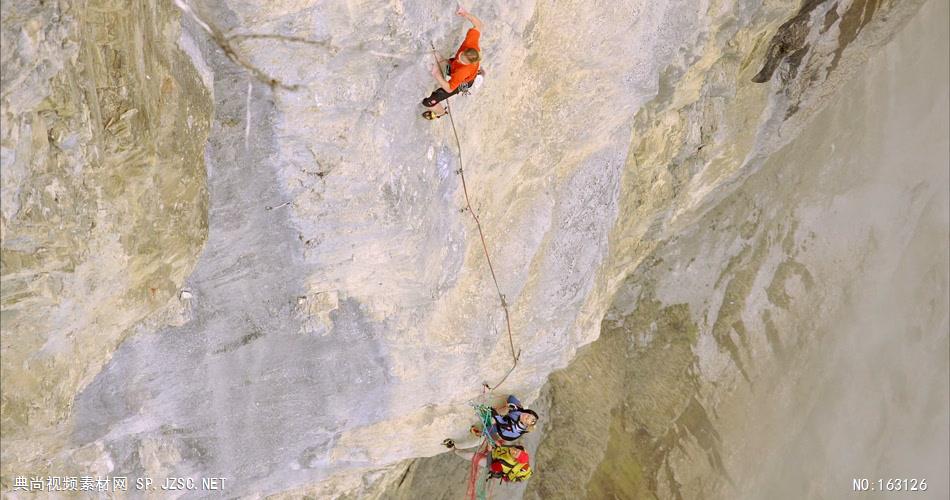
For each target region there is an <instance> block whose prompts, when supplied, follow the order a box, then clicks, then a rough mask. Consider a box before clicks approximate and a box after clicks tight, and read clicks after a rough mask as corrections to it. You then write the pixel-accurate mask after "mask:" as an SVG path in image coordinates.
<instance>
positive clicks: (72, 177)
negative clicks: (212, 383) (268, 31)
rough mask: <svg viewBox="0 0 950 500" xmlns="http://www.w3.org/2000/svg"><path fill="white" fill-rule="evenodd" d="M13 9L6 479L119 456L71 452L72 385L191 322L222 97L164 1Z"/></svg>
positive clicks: (7, 131)
mask: <svg viewBox="0 0 950 500" xmlns="http://www.w3.org/2000/svg"><path fill="white" fill-rule="evenodd" d="M2 13H3V24H2V27H3V29H2V43H3V58H2V64H3V78H2V94H0V95H2V101H0V104H2V142H0V146H2V159H3V168H2V176H3V177H2V181H3V188H2V194H3V206H2V217H0V224H2V226H0V229H2V236H3V251H2V261H0V263H2V272H3V286H2V322H3V325H2V327H3V346H2V377H3V399H2V431H3V455H2V456H3V485H4V487H6V486H8V485H9V484H10V483H9V480H10V474H12V473H15V472H20V471H22V473H24V474H25V473H27V471H33V472H34V473H37V474H39V473H41V472H46V471H49V472H51V473H56V471H62V472H63V473H65V472H67V471H72V472H89V473H91V472H105V471H106V470H107V469H108V468H106V467H105V466H102V467H96V470H90V469H87V468H85V467H77V466H76V465H75V464H74V463H73V462H72V461H70V460H66V461H65V462H61V461H60V459H62V458H63V457H65V455H60V453H64V454H66V455H68V454H71V453H73V452H77V453H80V454H81V453H85V451H82V449H81V448H80V451H77V448H75V443H70V442H69V438H68V436H69V432H70V428H71V427H72V424H74V423H75V421H73V420H71V417H72V416H73V408H74V398H75V397H76V395H77V392H78V391H80V390H81V389H82V388H83V387H84V386H85V385H86V384H88V383H89V382H90V381H91V380H92V379H93V378H94V377H95V376H96V375H97V374H99V372H100V370H101V369H102V367H103V365H104V364H105V363H106V362H107V361H108V360H109V358H110V357H111V356H112V354H113V353H114V351H115V350H116V349H117V348H118V347H119V346H120V345H121V344H122V342H123V341H124V340H125V339H126V338H128V337H129V336H130V335H131V334H133V333H134V331H135V330H136V329H139V330H143V331H148V330H154V329H155V328H157V327H158V326H159V325H162V324H166V323H176V322H178V323H180V322H183V321H184V317H183V315H184V314H185V312H184V310H183V308H182V307H181V306H180V305H179V304H178V297H177V296H178V291H179V289H180V287H181V283H182V281H183V280H184V279H185V277H186V276H187V275H188V274H189V273H190V272H191V271H192V269H193V268H194V265H195V262H196V258H197V255H198V253H199V252H200V251H201V247H202V245H203V243H204V240H205V238H206V235H207V231H208V225H207V220H208V195H207V190H206V188H205V185H206V183H205V166H204V159H203V152H204V147H205V141H206V138H207V136H208V130H209V126H210V119H211V107H212V105H211V98H210V94H209V92H208V89H207V88H206V87H205V85H204V83H203V82H202V79H201V77H200V75H199V74H198V73H197V72H196V70H195V68H194V65H193V64H194V63H193V62H192V61H191V59H190V57H188V56H187V55H186V54H185V53H184V52H182V50H181V49H180V47H179V46H178V44H177V42H178V40H179V34H180V33H181V26H180V22H179V18H178V11H177V9H174V8H171V7H170V6H168V5H166V4H165V3H164V2H134V3H131V4H130V3H128V2H111V1H89V2H47V3H43V2H39V3H36V2H3V10H2ZM182 36H185V35H182ZM181 40H182V41H184V42H185V43H187V40H188V39H187V37H185V38H181ZM92 454H93V455H95V456H98V455H99V454H100V452H99V451H97V452H92Z"/></svg>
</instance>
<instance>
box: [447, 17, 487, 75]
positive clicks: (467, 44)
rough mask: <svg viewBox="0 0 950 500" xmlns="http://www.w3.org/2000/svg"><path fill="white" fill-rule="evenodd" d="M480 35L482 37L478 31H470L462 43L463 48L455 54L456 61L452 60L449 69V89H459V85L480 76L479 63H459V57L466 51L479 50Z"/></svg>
mask: <svg viewBox="0 0 950 500" xmlns="http://www.w3.org/2000/svg"><path fill="white" fill-rule="evenodd" d="M479 35H481V33H479V32H478V30H477V29H475V28H471V29H469V30H468V33H466V34H465V41H464V42H462V46H461V47H459V49H458V51H456V52H455V59H452V64H451V69H449V87H452V90H455V89H457V88H458V86H459V85H461V84H463V83H465V82H470V81H472V80H474V79H475V75H477V74H478V63H475V64H462V63H461V62H459V56H460V55H461V54H462V52H464V51H465V50H466V49H475V50H479V49H478V37H479ZM479 52H480V51H479Z"/></svg>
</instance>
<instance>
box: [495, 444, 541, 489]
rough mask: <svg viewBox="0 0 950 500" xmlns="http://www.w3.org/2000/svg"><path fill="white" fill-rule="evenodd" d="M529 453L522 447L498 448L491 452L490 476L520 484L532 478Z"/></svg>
mask: <svg viewBox="0 0 950 500" xmlns="http://www.w3.org/2000/svg"><path fill="white" fill-rule="evenodd" d="M529 462H530V457H529V456H528V452H527V451H524V448H522V447H520V446H496V447H495V448H494V449H493V450H492V451H491V466H490V467H489V471H490V472H489V474H490V477H492V478H500V479H502V480H505V481H511V482H519V481H525V480H527V479H528V478H529V477H531V472H532V471H531V465H530V463H529Z"/></svg>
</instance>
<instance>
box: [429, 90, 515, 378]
mask: <svg viewBox="0 0 950 500" xmlns="http://www.w3.org/2000/svg"><path fill="white" fill-rule="evenodd" d="M445 112H446V114H448V115H449V121H450V122H451V123H452V132H453V133H454V134H455V145H456V146H457V147H458V152H459V169H458V174H459V176H460V177H461V178H462V192H463V193H465V208H466V209H467V210H468V213H470V214H472V219H474V220H475V227H476V228H478V236H479V238H480V239H481V241H482V251H483V252H484V253H485V261H486V262H488V270H489V272H491V279H492V281H493V282H494V283H495V291H496V292H498V300H499V301H500V302H501V309H502V310H503V311H504V312H505V327H506V328H507V330H508V346H509V347H510V348H511V360H512V364H511V368H509V369H508V371H507V372H505V376H504V377H502V378H501V380H499V381H498V383H497V384H495V385H494V386H489V387H488V388H489V390H492V391H494V390H495V389H497V388H498V387H499V386H500V385H501V384H502V383H503V382H504V381H505V380H507V379H508V375H511V372H513V371H514V370H515V367H516V366H518V358H520V357H521V351H518V352H515V340H514V336H513V335H512V334H511V315H510V314H509V312H508V302H507V301H506V300H505V295H504V294H503V293H501V287H500V286H498V278H497V277H496V276H495V267H494V266H493V265H492V263H491V255H489V253H488V243H486V241H485V232H484V231H482V223H481V221H479V220H478V215H477V214H476V213H475V209H473V208H472V202H471V200H470V199H469V196H468V185H467V184H466V183H465V170H464V168H462V141H461V140H459V132H458V129H457V128H456V127H455V119H454V118H453V117H452V110H451V108H449V101H448V100H446V101H445Z"/></svg>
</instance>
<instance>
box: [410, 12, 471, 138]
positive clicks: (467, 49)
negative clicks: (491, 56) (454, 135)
mask: <svg viewBox="0 0 950 500" xmlns="http://www.w3.org/2000/svg"><path fill="white" fill-rule="evenodd" d="M456 14H458V15H459V16H462V17H464V18H465V19H468V20H469V21H470V22H471V23H472V26H473V27H472V28H471V29H469V30H468V33H466V34H465V41H464V42H462V46H461V47H459V49H458V50H457V51H456V52H455V57H453V58H452V59H449V60H448V61H446V60H445V59H442V58H441V57H438V55H437V56H436V57H437V58H438V63H437V64H436V65H435V66H433V67H432V76H433V77H434V78H435V79H436V81H437V82H438V83H439V87H438V88H436V89H435V92H433V93H432V95H430V96H429V97H426V98H425V99H423V100H422V105H423V106H425V107H427V108H429V110H427V111H426V112H424V113H422V117H423V118H426V119H428V120H435V119H436V118H439V117H441V116H443V115H445V107H444V106H442V104H441V102H442V101H444V100H446V99H448V98H449V97H451V96H453V95H455V94H458V93H459V92H462V91H464V90H466V89H468V87H469V86H470V85H471V84H472V82H473V81H475V77H476V76H478V74H479V69H478V64H479V62H480V61H481V59H482V57H481V52H480V51H479V48H478V38H479V36H481V31H482V21H481V19H479V18H477V17H475V16H473V15H472V14H471V13H470V12H469V11H467V10H465V8H464V7H461V6H460V7H459V10H458V12H456ZM446 69H447V70H448V75H449V77H448V79H446V78H445V76H443V71H444V70H446Z"/></svg>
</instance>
